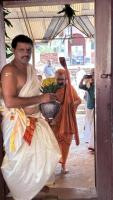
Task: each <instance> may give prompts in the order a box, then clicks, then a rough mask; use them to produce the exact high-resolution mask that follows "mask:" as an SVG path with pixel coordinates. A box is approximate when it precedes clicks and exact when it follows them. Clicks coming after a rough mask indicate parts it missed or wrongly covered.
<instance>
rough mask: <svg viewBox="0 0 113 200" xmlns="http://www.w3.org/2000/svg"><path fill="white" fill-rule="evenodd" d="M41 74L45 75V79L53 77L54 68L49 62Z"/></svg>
mask: <svg viewBox="0 0 113 200" xmlns="http://www.w3.org/2000/svg"><path fill="white" fill-rule="evenodd" d="M43 73H44V74H45V77H46V78H49V77H53V76H54V75H55V68H54V67H53V66H52V64H51V61H50V60H48V61H47V64H46V65H45V67H44V71H43Z"/></svg>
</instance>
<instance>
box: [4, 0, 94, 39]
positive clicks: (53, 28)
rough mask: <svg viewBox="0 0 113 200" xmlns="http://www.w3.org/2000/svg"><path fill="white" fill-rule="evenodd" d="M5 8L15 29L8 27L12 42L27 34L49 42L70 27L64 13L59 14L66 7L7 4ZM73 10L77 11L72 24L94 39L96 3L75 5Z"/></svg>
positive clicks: (72, 6)
mask: <svg viewBox="0 0 113 200" xmlns="http://www.w3.org/2000/svg"><path fill="white" fill-rule="evenodd" d="M4 2H5V1H4ZM6 2H8V1H6ZM27 2H28V1H27ZM10 3H11V1H10ZM4 7H7V9H8V10H9V11H10V13H9V14H8V15H7V18H8V20H9V21H10V22H11V23H12V25H13V28H9V27H7V26H6V32H7V34H8V36H9V37H10V40H12V38H13V37H15V36H16V35H18V34H25V35H28V36H29V37H31V38H32V39H33V40H34V41H35V40H38V41H40V40H41V41H48V40H52V39H54V38H55V37H56V36H57V35H58V33H60V32H62V30H64V29H65V28H66V27H67V26H68V18H67V17H66V16H64V13H61V14H58V12H59V11H61V10H62V9H63V8H64V5H46V6H45V5H42V6H41V5H40V6H33V5H32V6H28V4H27V5H26V6H25V5H23V6H19V4H18V6H16V5H15V6H13V7H12V6H11V4H9V6H8V4H7V3H6V4H4ZM71 8H73V9H74V11H75V16H74V19H73V21H72V22H71V24H72V25H73V26H75V27H76V28H77V29H79V30H80V31H82V32H83V33H84V34H85V35H86V37H94V2H88V3H73V4H71Z"/></svg>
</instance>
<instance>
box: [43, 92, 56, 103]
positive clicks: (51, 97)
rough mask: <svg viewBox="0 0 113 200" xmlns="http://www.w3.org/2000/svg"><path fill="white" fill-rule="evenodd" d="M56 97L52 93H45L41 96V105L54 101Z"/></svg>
mask: <svg viewBox="0 0 113 200" xmlns="http://www.w3.org/2000/svg"><path fill="white" fill-rule="evenodd" d="M56 100H57V97H56V95H55V94H54V93H46V94H43V95H42V100H41V103H48V102H51V101H56Z"/></svg>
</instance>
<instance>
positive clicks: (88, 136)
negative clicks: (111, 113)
mask: <svg viewBox="0 0 113 200" xmlns="http://www.w3.org/2000/svg"><path fill="white" fill-rule="evenodd" d="M84 136H85V142H88V143H89V147H90V148H93V149H94V109H86V118H85V131H84Z"/></svg>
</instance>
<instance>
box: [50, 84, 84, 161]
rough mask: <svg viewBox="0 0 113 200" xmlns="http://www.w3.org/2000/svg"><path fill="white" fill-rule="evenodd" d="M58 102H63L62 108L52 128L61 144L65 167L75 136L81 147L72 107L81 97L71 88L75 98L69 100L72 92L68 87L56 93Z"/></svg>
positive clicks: (74, 111)
mask: <svg viewBox="0 0 113 200" xmlns="http://www.w3.org/2000/svg"><path fill="white" fill-rule="evenodd" d="M56 95H57V98H58V101H60V102H61V108H60V111H59V112H58V114H57V116H56V117H55V119H54V122H53V125H52V126H51V128H52V130H53V132H54V134H55V136H56V139H57V141H58V143H59V146H60V149H61V153H62V160H61V163H62V164H64V165H65V163H66V160H67V156H68V152H69V147H70V144H71V141H72V138H73V135H74V136H75V141H76V144H77V145H79V135H78V128H77V122H76V115H75V113H76V110H75V108H74V107H73V106H72V103H73V102H74V101H76V100H80V101H81V99H80V97H79V96H78V95H77V93H76V91H75V89H74V88H73V87H72V86H71V95H72V98H73V101H72V98H69V96H70V91H69V88H68V85H66V86H65V87H63V88H60V89H58V90H57V92H56Z"/></svg>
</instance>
